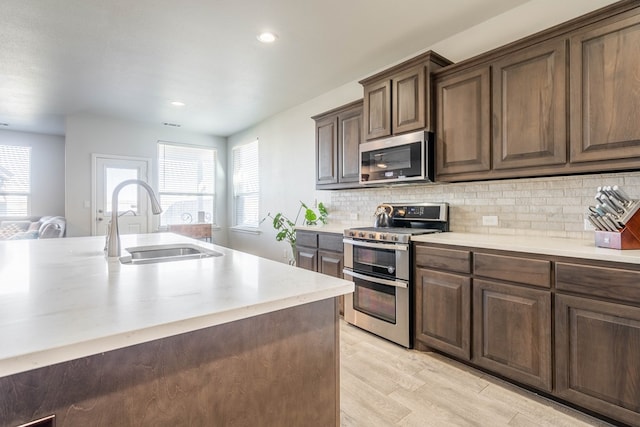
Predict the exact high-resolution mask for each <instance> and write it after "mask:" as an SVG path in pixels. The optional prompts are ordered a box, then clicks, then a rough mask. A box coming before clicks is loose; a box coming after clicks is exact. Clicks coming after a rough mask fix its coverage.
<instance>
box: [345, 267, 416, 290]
mask: <svg viewBox="0 0 640 427" xmlns="http://www.w3.org/2000/svg"><path fill="white" fill-rule="evenodd" d="M342 272H343V273H344V274H346V275H347V276H352V277H355V278H356V279H362V280H366V281H368V282H372V283H377V284H379V285H387V286H394V287H396V288H404V289H406V288H408V287H409V285H407V283H406V282H401V281H399V280H387V279H379V278H377V277H371V276H367V275H364V274H360V273H356V272H353V271H351V270H347V269H346V268H345V269H344V270H342Z"/></svg>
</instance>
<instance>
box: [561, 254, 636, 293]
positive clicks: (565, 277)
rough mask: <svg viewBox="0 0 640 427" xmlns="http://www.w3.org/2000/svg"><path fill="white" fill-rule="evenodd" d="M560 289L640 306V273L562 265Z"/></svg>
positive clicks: (578, 265) (617, 269)
mask: <svg viewBox="0 0 640 427" xmlns="http://www.w3.org/2000/svg"><path fill="white" fill-rule="evenodd" d="M556 288H557V289H558V290H562V291H570V292H577V293H581V294H585V295H592V296H596V297H604V298H613V299H617V300H622V301H627V302H631V303H640V271H633V270H622V269H619V268H608V267H593V266H589V265H580V264H566V263H562V262H558V263H556Z"/></svg>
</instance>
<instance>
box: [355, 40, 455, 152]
mask: <svg viewBox="0 0 640 427" xmlns="http://www.w3.org/2000/svg"><path fill="white" fill-rule="evenodd" d="M449 64H451V61H449V60H447V59H445V58H443V57H442V56H440V55H438V54H437V53H435V52H432V51H428V52H425V53H423V54H421V55H419V56H417V57H415V58H412V59H410V60H408V61H405V62H403V63H401V64H399V65H396V66H394V67H392V68H389V69H387V70H385V71H382V72H380V73H377V74H375V75H373V76H371V77H368V78H366V79H364V80H362V81H360V84H362V85H363V87H364V133H365V135H364V136H365V139H366V140H372V139H377V138H382V137H385V136H390V135H398V134H402V133H406V132H411V131H415V130H420V129H425V128H426V129H427V130H433V128H434V123H433V121H434V108H433V104H432V96H431V87H432V80H431V73H432V72H433V71H435V70H437V69H440V68H442V67H444V66H446V65H449Z"/></svg>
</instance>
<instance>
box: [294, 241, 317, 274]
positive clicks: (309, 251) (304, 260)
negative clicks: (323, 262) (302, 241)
mask: <svg viewBox="0 0 640 427" xmlns="http://www.w3.org/2000/svg"><path fill="white" fill-rule="evenodd" d="M296 265H297V266H298V267H300V268H304V269H306V270H311V271H318V250H317V249H313V248H306V247H304V246H298V247H297V248H296Z"/></svg>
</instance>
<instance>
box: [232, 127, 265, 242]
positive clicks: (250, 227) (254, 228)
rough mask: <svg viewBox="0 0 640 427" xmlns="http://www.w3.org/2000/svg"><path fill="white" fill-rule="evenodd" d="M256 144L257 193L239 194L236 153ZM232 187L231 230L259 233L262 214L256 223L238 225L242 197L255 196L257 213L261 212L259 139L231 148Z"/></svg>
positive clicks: (258, 215) (256, 219) (258, 216)
mask: <svg viewBox="0 0 640 427" xmlns="http://www.w3.org/2000/svg"><path fill="white" fill-rule="evenodd" d="M253 144H255V146H256V149H255V150H256V158H255V165H256V168H257V172H256V174H255V176H256V179H257V183H256V187H257V189H256V191H252V192H246V193H245V192H243V193H239V192H238V185H237V184H238V183H237V182H236V176H237V175H236V157H235V156H236V153H238V152H239V150H241V149H243V148H246V147H248V146H250V145H253ZM231 165H232V166H231V169H232V170H231V177H232V178H231V180H232V182H231V187H232V201H233V202H232V203H233V207H232V214H233V219H232V221H233V224H232V226H231V229H232V230H234V231H244V232H249V233H259V227H260V214H259V213H258V214H257V217H256V218H255V223H246V222H243V223H242V224H238V200H239V198H241V197H247V196H248V195H254V196H255V197H256V198H257V204H258V206H257V212H260V140H259V138H256V139H255V140H253V141H251V142H246V143H243V144H238V145H236V146H234V147H232V148H231Z"/></svg>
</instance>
